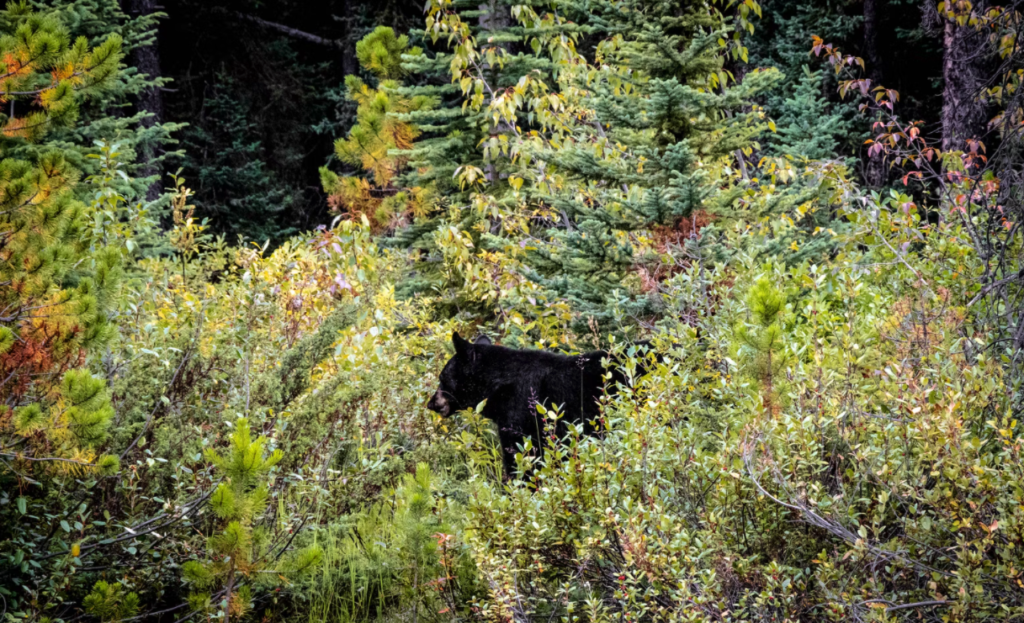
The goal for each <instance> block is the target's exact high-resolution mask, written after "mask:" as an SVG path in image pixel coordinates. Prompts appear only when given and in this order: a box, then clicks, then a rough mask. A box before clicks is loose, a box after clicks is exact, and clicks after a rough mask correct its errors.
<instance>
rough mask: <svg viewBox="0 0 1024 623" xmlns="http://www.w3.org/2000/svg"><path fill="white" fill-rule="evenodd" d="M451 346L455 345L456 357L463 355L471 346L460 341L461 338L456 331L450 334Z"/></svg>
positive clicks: (462, 340) (464, 341)
mask: <svg viewBox="0 0 1024 623" xmlns="http://www.w3.org/2000/svg"><path fill="white" fill-rule="evenodd" d="M452 344H454V345H455V354H456V355H465V354H466V353H467V352H468V351H469V347H470V346H471V344H470V343H469V342H467V341H466V340H464V339H462V336H461V335H459V332H458V331H456V332H455V333H452Z"/></svg>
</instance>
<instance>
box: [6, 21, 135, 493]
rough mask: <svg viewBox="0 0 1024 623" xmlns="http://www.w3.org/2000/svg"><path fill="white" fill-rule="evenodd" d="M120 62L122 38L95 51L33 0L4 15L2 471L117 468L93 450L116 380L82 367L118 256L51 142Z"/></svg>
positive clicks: (97, 332) (103, 331)
mask: <svg viewBox="0 0 1024 623" xmlns="http://www.w3.org/2000/svg"><path fill="white" fill-rule="evenodd" d="M121 56H122V52H121V38H120V37H119V36H117V35H110V36H108V37H107V38H106V39H105V40H104V41H102V42H101V43H100V44H99V45H97V46H95V47H91V46H90V45H89V44H88V42H87V41H86V40H85V38H84V37H80V38H78V39H76V40H71V38H70V37H69V35H68V31H67V29H66V28H65V27H64V25H63V24H62V23H61V22H60V21H59V20H58V19H57V18H56V17H55V16H54V15H53V14H41V13H39V12H36V11H33V10H31V9H30V8H29V6H28V5H27V4H25V3H12V4H9V5H8V7H7V9H6V10H4V11H2V12H0V58H2V63H0V98H2V99H3V101H4V104H5V106H4V111H5V113H6V114H2V115H0V126H2V136H0V153H2V154H3V158H2V160H0V284H2V287H0V315H2V323H0V457H2V458H4V459H5V461H4V462H3V465H2V466H0V472H2V471H3V470H5V469H6V468H8V467H12V466H13V467H12V469H15V470H16V473H19V474H23V475H24V474H28V473H35V474H37V475H38V474H39V473H46V469H45V468H46V467H50V468H53V469H56V470H59V471H70V472H74V473H80V472H82V471H88V470H93V469H97V468H98V469H101V470H111V469H114V468H116V465H117V460H116V459H115V458H114V457H97V456H96V451H95V449H96V448H97V447H98V445H99V444H100V442H101V441H102V440H103V439H104V437H105V434H106V429H107V426H108V425H109V422H110V419H111V416H112V415H113V412H112V410H111V407H110V404H109V394H108V391H107V388H106V383H105V381H104V380H102V379H98V378H94V377H92V375H90V374H89V372H88V371H87V370H84V369H82V368H81V366H82V364H83V362H84V358H85V356H86V354H87V353H88V352H90V351H94V350H95V349H96V348H98V347H99V346H101V345H103V344H104V343H106V342H107V341H108V340H109V339H110V338H111V336H112V334H113V327H112V325H111V324H110V322H109V321H108V309H109V308H110V306H111V303H112V300H111V297H112V296H113V290H114V287H115V285H116V283H117V280H118V276H119V273H120V268H119V261H120V252H119V251H118V250H117V249H115V248H108V247H105V246H102V245H93V244H90V242H91V236H90V235H89V229H88V227H87V218H88V214H87V211H86V207H85V205H84V204H82V203H81V202H80V201H78V200H77V199H76V198H75V192H74V191H75V183H76V182H77V180H78V174H77V173H76V172H75V170H74V169H72V167H71V166H70V164H69V162H68V159H67V158H66V157H65V150H64V144H63V143H60V144H59V145H60V146H58V144H55V143H51V142H49V140H50V137H51V136H52V135H53V133H55V131H56V130H58V129H60V128H70V127H74V126H75V125H76V123H77V121H78V118H79V117H78V114H79V109H80V106H81V105H82V103H83V102H85V101H87V100H88V99H90V98H94V97H100V96H102V94H103V93H104V91H105V89H107V88H108V87H109V86H110V85H111V84H112V83H114V82H116V80H117V76H118V72H119V71H120V69H119V63H120V59H121ZM13 153H16V154H20V155H21V156H23V157H21V158H19V157H13V156H12V155H11V154H13Z"/></svg>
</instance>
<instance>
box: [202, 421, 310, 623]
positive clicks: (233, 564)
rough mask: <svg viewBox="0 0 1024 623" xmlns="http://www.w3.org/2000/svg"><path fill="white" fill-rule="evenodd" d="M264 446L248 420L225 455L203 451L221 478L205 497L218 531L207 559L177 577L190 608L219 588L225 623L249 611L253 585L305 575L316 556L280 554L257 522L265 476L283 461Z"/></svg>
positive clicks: (266, 493) (208, 602) (209, 603)
mask: <svg viewBox="0 0 1024 623" xmlns="http://www.w3.org/2000/svg"><path fill="white" fill-rule="evenodd" d="M268 443H269V440H268V439H267V438H266V437H264V436H263V435H260V436H259V437H257V438H256V439H253V438H252V434H251V432H250V431H249V421H248V420H246V419H245V418H239V419H238V420H237V421H235V423H234V432H233V434H232V435H231V446H230V448H229V451H228V452H227V453H226V454H224V455H222V454H220V453H218V452H216V451H214V450H208V451H207V452H206V458H207V460H208V461H210V462H211V463H213V464H214V466H216V467H217V470H218V473H219V475H220V476H221V477H223V480H222V481H221V483H220V484H219V485H218V486H217V489H216V490H215V491H214V492H213V495H212V496H211V497H210V506H211V508H212V509H213V512H214V514H216V516H217V518H218V519H219V520H220V521H219V526H218V531H217V532H216V533H215V534H213V535H212V536H210V538H209V539H208V548H209V552H208V558H207V559H206V560H202V561H200V560H190V561H189V562H187V563H185V564H184V565H182V573H183V576H184V579H185V581H187V582H188V583H189V584H190V585H191V586H192V588H193V590H192V592H191V594H190V595H189V604H190V605H191V606H192V608H193V609H195V610H201V611H208V610H209V609H210V608H211V607H213V606H214V605H215V604H214V603H213V599H212V595H213V593H211V590H212V589H220V590H219V591H218V592H217V593H216V595H218V596H220V599H218V600H217V602H216V603H217V604H219V607H220V613H221V617H223V621H224V623H230V621H231V620H232V619H240V618H242V616H243V615H244V614H245V613H246V612H247V611H249V610H250V608H251V601H252V597H253V593H252V588H253V586H266V585H275V586H276V585H278V584H279V583H280V581H281V580H284V579H285V578H286V577H290V578H294V577H295V576H296V575H300V574H302V573H305V572H306V571H309V570H310V569H312V568H313V567H314V566H316V565H317V564H318V563H319V561H320V558H321V552H320V550H319V549H318V548H317V547H316V546H312V547H308V548H304V549H301V550H298V551H292V552H286V551H284V549H283V548H281V547H280V545H278V544H277V543H275V542H274V540H273V539H272V538H271V536H272V535H271V534H270V532H269V531H268V530H267V528H266V527H265V526H263V525H261V523H260V522H261V519H263V514H264V511H266V509H267V504H268V503H269V501H270V499H271V495H270V489H269V487H268V479H267V477H268V474H269V473H270V471H271V469H272V468H273V467H274V466H275V465H277V463H279V462H280V461H281V459H282V458H284V454H283V453H282V451H281V450H279V449H278V450H273V451H271V452H269V453H268V452H266V448H267V445H268ZM285 582H290V580H285Z"/></svg>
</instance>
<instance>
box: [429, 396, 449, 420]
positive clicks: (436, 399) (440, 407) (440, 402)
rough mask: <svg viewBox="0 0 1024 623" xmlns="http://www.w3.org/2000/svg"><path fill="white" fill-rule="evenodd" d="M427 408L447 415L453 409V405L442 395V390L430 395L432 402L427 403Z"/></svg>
mask: <svg viewBox="0 0 1024 623" xmlns="http://www.w3.org/2000/svg"><path fill="white" fill-rule="evenodd" d="M427 408H428V409H430V410H431V411H433V412H435V413H440V414H441V415H442V416H445V417H447V416H448V412H449V411H451V407H450V406H449V405H448V400H447V399H445V397H444V396H443V395H442V393H441V390H437V392H436V393H435V394H434V395H433V396H431V397H430V402H428V403H427Z"/></svg>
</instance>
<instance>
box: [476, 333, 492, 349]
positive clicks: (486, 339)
mask: <svg viewBox="0 0 1024 623" xmlns="http://www.w3.org/2000/svg"><path fill="white" fill-rule="evenodd" d="M473 343H474V344H480V345H482V346H492V345H493V343H492V342H491V338H489V337H487V336H486V335H481V336H480V337H478V338H476V339H475V340H473Z"/></svg>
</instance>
